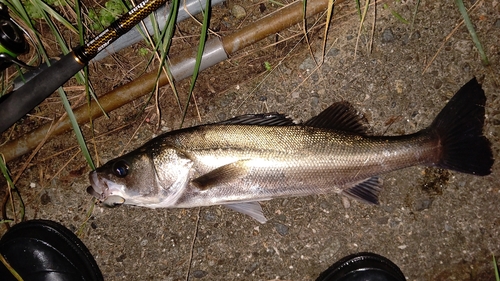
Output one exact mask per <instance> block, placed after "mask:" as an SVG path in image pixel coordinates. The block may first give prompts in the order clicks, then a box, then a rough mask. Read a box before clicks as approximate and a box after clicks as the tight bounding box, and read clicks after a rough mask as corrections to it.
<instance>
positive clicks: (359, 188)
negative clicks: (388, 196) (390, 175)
mask: <svg viewBox="0 0 500 281" xmlns="http://www.w3.org/2000/svg"><path fill="white" fill-rule="evenodd" d="M381 190H382V181H381V180H380V178H379V177H371V178H368V179H365V180H363V181H361V182H357V183H355V184H354V185H353V186H352V187H349V188H347V189H344V190H343V191H342V194H344V195H346V196H348V197H351V198H353V199H356V200H358V201H361V202H363V203H368V204H373V205H378V203H379V202H378V195H379V193H380V191H381Z"/></svg>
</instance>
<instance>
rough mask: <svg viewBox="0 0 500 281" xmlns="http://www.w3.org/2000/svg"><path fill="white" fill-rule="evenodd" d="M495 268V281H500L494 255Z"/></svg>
mask: <svg viewBox="0 0 500 281" xmlns="http://www.w3.org/2000/svg"><path fill="white" fill-rule="evenodd" d="M493 268H494V270H495V280H496V281H500V274H499V273H498V264H497V261H496V259H495V255H493Z"/></svg>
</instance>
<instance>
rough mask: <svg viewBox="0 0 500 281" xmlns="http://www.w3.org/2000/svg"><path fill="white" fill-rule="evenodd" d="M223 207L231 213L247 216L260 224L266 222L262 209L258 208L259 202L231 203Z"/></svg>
mask: <svg viewBox="0 0 500 281" xmlns="http://www.w3.org/2000/svg"><path fill="white" fill-rule="evenodd" d="M223 206H225V207H227V208H229V209H231V210H233V211H236V212H240V213H242V214H245V215H249V216H251V217H252V218H254V219H255V220H257V221H258V222H260V223H266V222H267V219H266V217H265V216H264V213H263V212H262V207H261V206H260V204H259V202H256V201H255V202H243V203H231V204H224V205H223Z"/></svg>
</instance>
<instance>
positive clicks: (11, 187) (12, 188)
mask: <svg viewBox="0 0 500 281" xmlns="http://www.w3.org/2000/svg"><path fill="white" fill-rule="evenodd" d="M0 170H1V171H2V174H3V176H4V177H5V179H6V180H7V185H8V186H9V189H8V192H9V197H10V200H11V209H12V213H13V214H14V221H17V216H16V208H15V206H14V202H13V200H14V198H13V196H12V192H14V194H15V195H17V198H18V199H19V207H20V210H19V212H20V213H21V218H20V221H24V213H25V212H24V202H23V198H22V197H21V194H20V193H19V190H18V189H17V188H16V186H15V185H14V182H13V181H12V178H11V177H10V172H9V169H8V168H7V164H6V163H5V160H4V157H3V155H2V154H0ZM6 208H7V204H5V205H4V206H3V209H2V214H3V216H5V215H6V213H7V211H6ZM4 219H5V217H4ZM3 222H8V221H7V220H5V221H3Z"/></svg>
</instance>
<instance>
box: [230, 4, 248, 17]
mask: <svg viewBox="0 0 500 281" xmlns="http://www.w3.org/2000/svg"><path fill="white" fill-rule="evenodd" d="M231 15H233V17H235V18H236V19H242V18H244V17H246V16H247V11H245V8H243V7H242V6H240V5H234V6H233V8H232V9H231Z"/></svg>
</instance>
